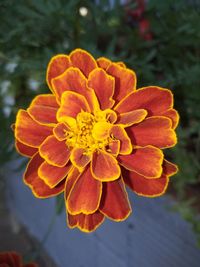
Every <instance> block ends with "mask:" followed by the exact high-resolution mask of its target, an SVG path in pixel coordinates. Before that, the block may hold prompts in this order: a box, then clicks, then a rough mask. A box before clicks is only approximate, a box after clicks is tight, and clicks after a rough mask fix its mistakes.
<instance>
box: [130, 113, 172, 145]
mask: <svg viewBox="0 0 200 267" xmlns="http://www.w3.org/2000/svg"><path fill="white" fill-rule="evenodd" d="M127 133H128V136H129V137H130V138H131V140H132V143H133V144H134V145H138V146H146V145H152V146H156V147H159V148H167V147H172V146H174V145H175V144H176V143H177V138H176V133H175V132H174V130H173V129H172V123H171V120H170V119H169V118H167V117H162V116H154V117H150V118H146V119H145V120H144V121H142V122H141V123H139V124H137V125H133V126H131V127H130V128H127Z"/></svg>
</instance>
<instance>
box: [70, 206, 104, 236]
mask: <svg viewBox="0 0 200 267" xmlns="http://www.w3.org/2000/svg"><path fill="white" fill-rule="evenodd" d="M104 218H105V217H104V215H103V214H102V213H100V212H99V211H96V212H94V213H92V214H88V215H86V214H83V213H81V214H78V215H71V214H69V213H68V225H69V227H70V228H75V227H77V228H79V229H80V230H81V231H83V232H86V233H88V232H92V231H95V230H96V229H97V228H98V227H99V226H100V225H101V224H102V223H103V221H104Z"/></svg>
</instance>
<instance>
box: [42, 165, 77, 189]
mask: <svg viewBox="0 0 200 267" xmlns="http://www.w3.org/2000/svg"><path fill="white" fill-rule="evenodd" d="M71 168H72V165H71V163H68V164H67V165H66V166H64V167H57V166H53V165H50V164H48V163H47V162H46V161H44V162H43V163H42V164H41V165H40V167H39V169H38V175H39V177H40V178H41V179H42V180H43V181H44V182H45V184H47V185H48V186H49V187H50V188H54V187H55V186H56V185H58V184H59V183H60V182H61V181H62V180H63V179H65V178H66V176H67V174H68V173H69V171H70V170H71Z"/></svg>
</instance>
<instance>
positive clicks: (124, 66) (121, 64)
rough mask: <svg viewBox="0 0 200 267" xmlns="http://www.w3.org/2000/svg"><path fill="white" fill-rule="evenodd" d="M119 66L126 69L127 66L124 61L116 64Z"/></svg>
mask: <svg viewBox="0 0 200 267" xmlns="http://www.w3.org/2000/svg"><path fill="white" fill-rule="evenodd" d="M115 63H116V64H117V65H119V66H120V67H122V68H126V65H125V64H124V62H122V61H118V62H115Z"/></svg>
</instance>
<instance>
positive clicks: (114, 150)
mask: <svg viewBox="0 0 200 267" xmlns="http://www.w3.org/2000/svg"><path fill="white" fill-rule="evenodd" d="M106 151H107V152H109V153H111V154H113V155H115V156H117V155H118V154H119V151H120V141H119V140H112V141H110V142H109V144H108V149H107V150H106Z"/></svg>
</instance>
